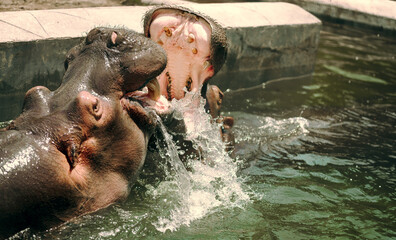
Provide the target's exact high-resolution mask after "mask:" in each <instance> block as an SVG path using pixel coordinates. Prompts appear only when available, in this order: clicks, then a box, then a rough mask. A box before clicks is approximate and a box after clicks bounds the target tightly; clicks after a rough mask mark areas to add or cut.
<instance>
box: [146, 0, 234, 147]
mask: <svg viewBox="0 0 396 240" xmlns="http://www.w3.org/2000/svg"><path fill="white" fill-rule="evenodd" d="M144 34H145V36H147V37H149V38H151V39H153V40H154V41H155V42H157V43H158V44H159V45H161V46H162V47H163V48H164V49H165V51H166V53H167V58H168V64H167V66H166V68H165V70H164V71H163V72H162V73H161V74H160V75H159V76H158V77H157V79H158V82H159V84H160V88H161V94H162V95H163V96H165V97H166V98H167V99H168V100H172V99H174V98H175V99H181V98H183V97H184V96H185V94H186V91H189V92H191V91H192V92H197V91H200V92H201V95H202V96H203V97H204V98H206V102H207V105H206V109H207V111H208V112H209V113H210V115H211V116H212V118H213V119H215V120H216V122H218V123H220V124H221V125H222V127H221V131H220V133H221V135H222V138H223V140H224V141H226V142H227V146H228V147H227V150H229V149H231V148H232V147H230V146H232V145H233V142H234V140H233V139H234V136H233V133H232V131H231V127H232V126H233V123H234V121H233V119H232V117H221V116H220V108H221V104H222V99H223V92H222V91H221V90H220V89H219V88H218V87H217V86H214V85H209V80H210V79H211V78H212V77H213V76H214V75H215V74H216V73H217V72H218V71H219V70H220V69H221V67H222V66H223V64H224V62H225V60H226V56H227V36H226V32H225V30H224V28H222V27H221V25H220V24H219V23H217V22H216V21H215V20H214V19H212V18H211V17H209V16H205V15H204V14H202V13H198V12H195V11H193V10H191V9H188V8H186V7H182V6H158V7H154V8H152V9H151V10H149V11H148V12H147V13H146V14H145V17H144Z"/></svg>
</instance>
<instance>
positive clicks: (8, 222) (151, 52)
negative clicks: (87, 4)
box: [0, 28, 168, 239]
mask: <svg viewBox="0 0 396 240" xmlns="http://www.w3.org/2000/svg"><path fill="white" fill-rule="evenodd" d="M166 61H167V58H166V53H165V51H164V50H163V48H162V47H160V46H159V45H158V44H157V43H155V42H153V41H152V40H150V39H148V38H146V37H145V36H143V35H142V34H138V33H136V32H134V31H131V30H127V29H122V28H117V29H112V28H95V29H93V30H91V31H90V32H89V33H88V34H87V36H86V38H85V39H84V40H83V42H82V43H81V44H79V45H77V46H76V47H74V48H73V49H71V50H70V51H69V53H68V54H67V57H66V60H65V69H66V71H65V74H64V77H63V80H62V83H61V85H60V87H59V88H58V89H56V90H55V91H50V90H49V89H47V88H46V87H42V86H39V87H34V88H32V89H30V90H29V91H28V92H27V93H26V95H25V99H24V105H23V111H22V114H21V115H20V116H19V117H17V118H16V119H15V120H14V121H12V122H11V123H10V124H9V125H8V126H7V127H6V128H5V129H2V130H1V131H0V239H2V238H6V237H9V236H11V235H12V234H14V233H16V232H18V231H21V230H23V229H25V228H30V229H32V230H33V231H40V230H44V229H48V228H50V227H53V226H57V225H59V224H61V223H64V222H65V221H68V220H70V219H72V218H74V217H77V216H80V215H84V214H87V213H90V212H93V211H96V210H98V209H101V208H104V207H107V206H109V205H111V204H113V203H115V202H117V201H121V200H123V199H125V198H126V197H127V196H128V193H129V191H130V188H131V185H132V184H133V183H134V181H135V179H136V178H137V176H138V172H139V169H140V168H141V167H142V165H143V163H144V160H145V158H146V153H147V144H148V141H149V138H150V136H151V135H152V133H153V132H154V129H155V127H156V123H157V114H159V115H160V116H165V115H167V114H168V112H167V111H168V108H167V100H166V99H165V98H164V97H161V96H160V91H159V84H158V81H157V80H156V77H157V76H158V75H159V74H161V73H162V72H163V70H164V69H165V67H166Z"/></svg>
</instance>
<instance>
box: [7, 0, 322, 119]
mask: <svg viewBox="0 0 396 240" xmlns="http://www.w3.org/2000/svg"><path fill="white" fill-rule="evenodd" d="M187 4H188V5H189V7H191V8H194V9H196V10H198V11H200V12H203V13H205V14H206V15H209V16H211V17H213V18H214V19H216V20H218V21H219V22H220V23H221V24H222V25H223V26H224V27H226V28H227V35H228V38H229V44H230V49H229V55H228V58H227V61H226V63H225V66H224V67H223V69H222V70H221V71H220V72H219V73H218V74H217V75H216V76H215V78H214V79H213V83H215V84H218V85H219V86H220V87H221V88H222V89H223V90H225V89H227V88H231V89H235V88H242V87H251V86H255V85H258V84H260V83H262V82H264V81H267V80H269V79H277V78H283V77H294V76H301V75H307V74H308V75H309V74H311V73H312V72H313V68H314V62H315V54H316V49H317V45H318V41H319V31H320V27H321V22H320V21H319V20H318V19H317V18H315V17H314V16H313V15H311V14H309V13H308V12H306V11H305V10H303V9H302V8H300V7H297V6H295V5H292V4H287V3H229V4H189V3H187ZM148 8H149V7H143V6H136V7H105V8H82V9H54V10H40V11H22V12H2V13H0V121H4V120H9V119H12V118H15V116H17V115H18V114H19V113H20V109H21V106H22V102H23V96H24V93H25V92H26V91H27V90H28V89H29V88H31V87H33V86H36V85H45V86H47V87H49V88H50V89H51V90H53V89H56V88H57V86H59V84H60V81H61V77H62V75H63V72H64V71H63V60H64V56H65V53H66V52H67V51H68V49H70V48H71V47H72V46H73V45H75V44H76V43H77V42H79V41H80V39H81V38H82V37H83V36H84V35H85V34H86V33H87V32H88V31H89V30H90V29H92V28H93V27H95V26H125V27H127V28H130V29H133V30H135V31H138V32H142V24H141V19H142V17H143V15H144V13H145V12H146V11H147V10H148Z"/></svg>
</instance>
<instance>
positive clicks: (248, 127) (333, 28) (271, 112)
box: [33, 24, 396, 239]
mask: <svg viewBox="0 0 396 240" xmlns="http://www.w3.org/2000/svg"><path fill="white" fill-rule="evenodd" d="M395 57H396V40H395V39H390V38H384V37H382V36H380V35H377V34H376V33H373V32H370V31H365V32H362V31H358V30H356V29H353V28H349V27H345V26H339V25H334V24H325V25H324V27H323V30H322V32H321V40H320V46H319V49H318V58H317V64H316V69H315V73H314V75H313V77H312V78H297V79H289V80H283V81H272V82H268V83H266V84H265V85H263V86H258V87H255V88H250V89H240V90H237V91H230V92H227V93H226V94H225V99H224V111H225V114H227V115H231V116H233V117H234V118H235V134H236V142H237V145H236V152H235V153H236V158H235V159H230V158H229V157H228V156H227V155H226V154H225V155H224V152H223V150H221V149H219V148H213V149H211V148H210V147H211V146H216V145H217V143H218V142H216V143H213V142H209V144H208V142H207V141H210V140H211V139H213V138H214V137H212V136H213V135H210V134H213V133H214V132H215V130H213V128H211V127H209V128H206V127H205V126H203V125H202V126H200V127H199V129H198V130H200V131H201V132H199V134H196V135H197V136H198V138H197V139H198V140H199V141H203V142H200V143H199V144H203V145H204V146H207V147H208V148H206V149H205V150H207V151H208V152H209V154H207V157H212V158H213V159H214V160H217V161H218V162H217V167H214V168H213V167H210V166H208V165H205V164H202V163H201V162H199V161H195V162H193V164H195V165H194V166H192V167H191V168H192V171H189V172H187V173H183V174H188V177H187V178H186V179H187V180H180V179H178V178H174V176H175V175H174V174H171V173H166V171H168V170H167V169H168V168H167V167H168V166H170V165H171V164H170V165H169V162H167V161H170V160H169V159H171V157H170V155H169V152H168V150H166V151H164V152H162V154H163V158H162V160H160V161H159V162H158V164H157V165H161V164H162V166H163V168H162V171H163V172H165V174H164V175H161V174H159V173H158V172H153V171H154V170H153V169H150V168H145V169H144V171H143V174H142V177H141V179H140V180H139V182H138V184H136V186H135V187H134V188H133V189H132V192H131V196H130V198H129V199H128V201H127V202H126V203H124V204H121V205H115V206H112V207H110V208H108V209H105V210H102V211H100V212H97V213H95V214H91V215H87V216H84V217H81V218H78V219H76V220H74V221H71V222H70V223H67V224H65V225H64V226H62V227H59V228H57V229H53V230H50V231H48V232H46V233H42V234H39V235H36V236H33V238H36V239H46V238H66V237H67V238H69V239H130V238H142V239H204V238H207V239H244V238H246V239H291V238H292V239H333V238H336V237H340V238H347V239H362V238H364V239H390V238H395V237H396V230H395V229H396V224H395V223H396V219H395V214H394V213H395V212H396V193H395V188H396V174H395V170H396V166H395V165H396V164H395V162H396V148H395V143H396V130H395V126H396V68H395V66H396V59H395ZM197 109H199V108H197ZM199 116H201V117H204V116H205V115H199ZM197 121H199V123H203V122H205V121H203V120H199V119H197ZM205 136H206V138H205ZM208 136H209V137H208ZM205 141H206V142H205ZM161 151H162V150H160V152H161ZM171 169H172V168H171ZM180 181H187V182H189V184H186V185H188V186H187V187H186V186H182V185H180V184H181V183H180ZM184 184H185V182H184ZM186 188H187V190H186ZM181 193H182V194H181ZM192 209H193V210H192Z"/></svg>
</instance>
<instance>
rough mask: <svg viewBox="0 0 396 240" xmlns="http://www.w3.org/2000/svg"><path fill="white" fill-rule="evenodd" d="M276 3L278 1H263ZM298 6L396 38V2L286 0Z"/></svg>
mask: <svg viewBox="0 0 396 240" xmlns="http://www.w3.org/2000/svg"><path fill="white" fill-rule="evenodd" d="M261 1H263V2H276V1H277V0H261ZM284 1H286V2H289V3H293V4H297V5H299V6H300V7H302V8H304V9H305V10H307V11H309V12H311V13H313V14H314V15H315V16H318V17H320V18H323V19H325V20H329V21H338V22H342V23H350V24H352V25H361V26H364V27H372V28H374V29H376V30H383V31H385V32H386V34H389V35H391V36H396V1H389V0H284Z"/></svg>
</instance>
